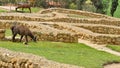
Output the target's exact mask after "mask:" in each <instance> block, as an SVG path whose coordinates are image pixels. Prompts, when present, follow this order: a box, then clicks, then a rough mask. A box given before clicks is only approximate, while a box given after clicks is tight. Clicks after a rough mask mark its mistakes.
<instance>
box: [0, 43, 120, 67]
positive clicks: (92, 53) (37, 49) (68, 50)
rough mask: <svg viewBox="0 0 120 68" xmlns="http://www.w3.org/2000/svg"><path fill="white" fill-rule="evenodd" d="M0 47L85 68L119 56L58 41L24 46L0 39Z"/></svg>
mask: <svg viewBox="0 0 120 68" xmlns="http://www.w3.org/2000/svg"><path fill="white" fill-rule="evenodd" d="M0 47H3V48H7V49H10V50H13V51H20V52H26V53H32V54H35V55H39V56H43V57H46V58H47V59H50V60H54V61H57V62H61V63H67V64H73V65H78V66H84V67H86V68H103V67H102V65H103V64H104V63H107V62H112V61H120V57H117V56H114V55H111V54H108V53H105V52H101V51H97V50H95V49H93V48H90V47H88V46H86V45H84V44H79V43H60V42H58V43H57V42H42V41H41V42H37V43H34V42H30V43H29V46H28V47H26V46H25V45H24V44H22V43H13V42H10V41H0Z"/></svg>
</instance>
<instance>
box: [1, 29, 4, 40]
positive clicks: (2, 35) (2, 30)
mask: <svg viewBox="0 0 120 68" xmlns="http://www.w3.org/2000/svg"><path fill="white" fill-rule="evenodd" d="M4 38H5V29H0V40H3V39H4Z"/></svg>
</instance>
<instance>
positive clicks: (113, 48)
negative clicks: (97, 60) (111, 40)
mask: <svg viewBox="0 0 120 68" xmlns="http://www.w3.org/2000/svg"><path fill="white" fill-rule="evenodd" d="M107 47H108V48H110V49H112V50H115V51H118V52H120V45H108V46H107Z"/></svg>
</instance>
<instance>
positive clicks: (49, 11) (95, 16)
mask: <svg viewBox="0 0 120 68" xmlns="http://www.w3.org/2000/svg"><path fill="white" fill-rule="evenodd" d="M52 12H59V13H66V14H77V15H82V16H87V17H91V18H108V19H111V17H109V16H106V15H103V14H98V13H93V12H87V11H80V10H72V9H63V8H50V9H45V10H42V11H40V13H41V14H45V13H52Z"/></svg>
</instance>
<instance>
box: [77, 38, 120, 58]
mask: <svg viewBox="0 0 120 68" xmlns="http://www.w3.org/2000/svg"><path fill="white" fill-rule="evenodd" d="M79 43H84V44H86V45H87V46H90V47H92V48H95V49H97V50H100V51H105V52H108V53H111V54H114V55H117V56H120V52H117V51H114V50H111V49H109V48H107V47H106V45H98V44H93V43H91V42H90V41H86V40H81V39H79Z"/></svg>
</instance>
